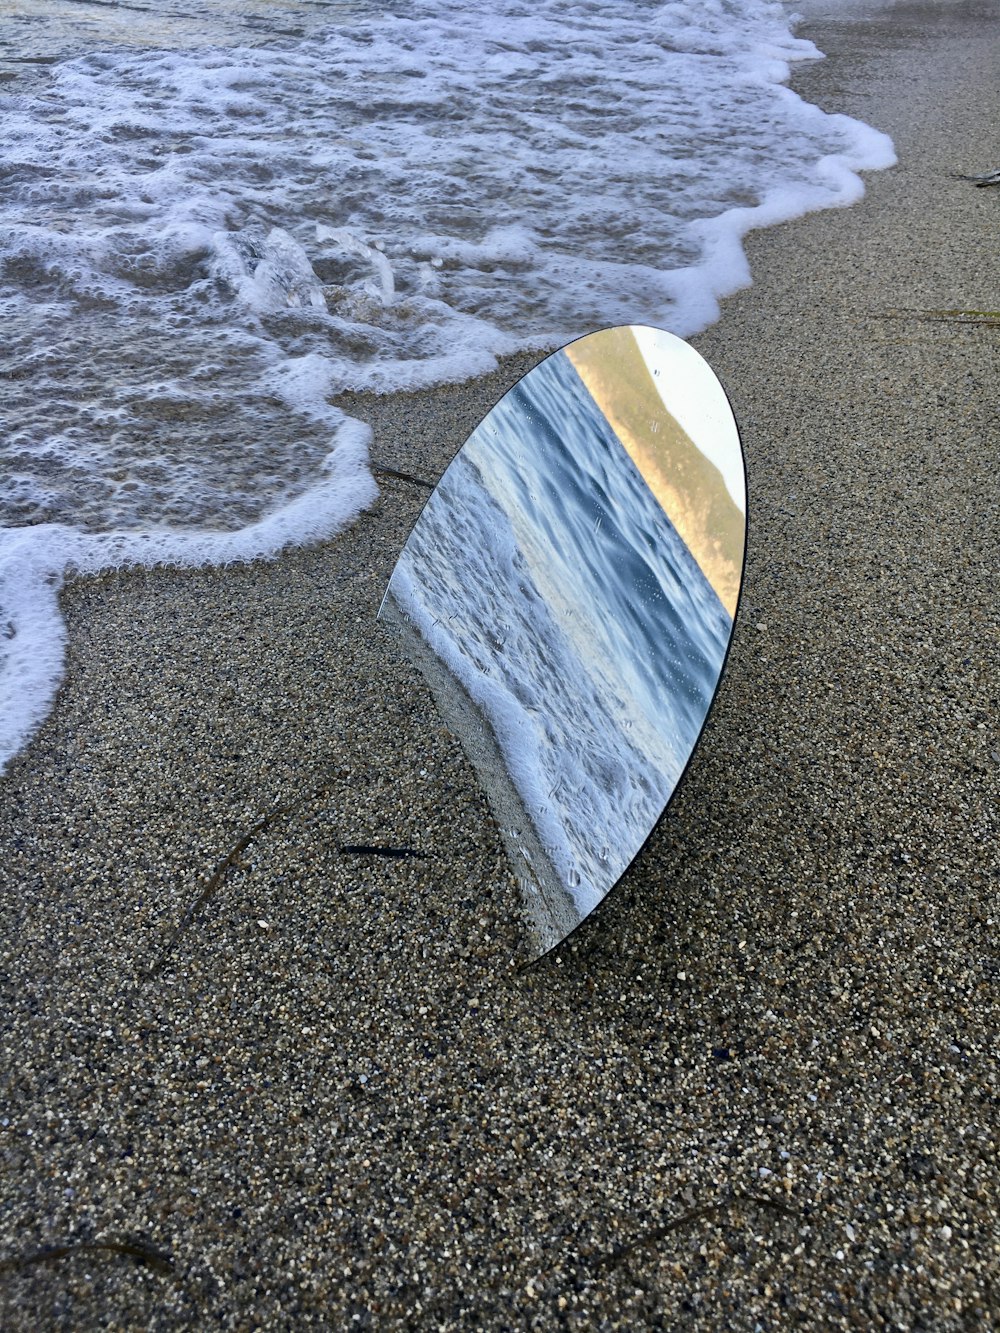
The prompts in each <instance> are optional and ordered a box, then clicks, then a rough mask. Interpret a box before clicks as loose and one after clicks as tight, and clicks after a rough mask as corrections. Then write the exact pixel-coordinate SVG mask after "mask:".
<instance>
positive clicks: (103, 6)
mask: <svg viewBox="0 0 1000 1333" xmlns="http://www.w3.org/2000/svg"><path fill="white" fill-rule="evenodd" d="M192 9H195V10H196V12H195V13H191V12H186V11H190V10H192ZM816 55H817V52H816V51H815V49H814V48H813V47H812V46H811V45H810V44H809V43H808V42H804V41H802V40H800V39H798V38H797V37H796V36H795V35H794V32H793V28H792V24H791V21H790V19H789V15H788V11H787V10H786V9H785V8H783V7H782V6H781V5H778V4H769V3H763V2H762V0H684V2H683V3H668V4H661V3H653V2H652V0H578V2H577V3H572V4H567V3H565V0H531V2H530V3H528V2H527V0H525V2H524V3H520V2H518V0H490V2H489V3H488V4H487V3H485V0H463V3H461V4H459V3H456V2H455V0H405V3H404V2H403V0H388V3H379V4H377V5H376V4H373V3H370V0H343V2H342V3H338V2H337V0H276V2H275V3H266V2H265V0H256V3H252V2H251V3H248V2H247V0H239V2H237V0H203V3H201V4H200V5H199V6H197V7H192V6H188V5H181V4H180V3H179V2H178V0H165V2H164V3H160V0H155V2H154V0H148V2H147V3H143V0H130V4H129V5H128V6H127V7H125V6H122V7H121V8H118V7H117V6H115V5H113V4H108V3H100V4H98V3H94V4H87V3H85V2H83V3H78V2H77V0H7V2H6V4H5V6H4V20H3V23H2V24H0V125H2V127H3V132H2V136H0V315H2V327H3V330H4V338H3V344H2V347H0V414H2V419H0V767H2V765H3V764H4V763H5V762H6V761H7V760H8V759H9V757H10V756H11V755H12V754H14V753H16V752H17V750H18V749H19V748H21V747H22V746H23V745H24V744H25V742H26V741H27V739H28V738H29V737H30V735H31V734H32V732H33V730H34V729H35V728H36V727H37V726H38V725H39V723H40V722H41V720H42V719H43V718H44V717H45V715H46V713H47V711H48V709H49V708H50V707H51V703H52V699H53V698H54V695H55V691H56V689H57V687H58V683H59V680H60V678H61V673H62V662H63V648H64V629H63V625H62V622H61V620H60V617H59V612H58V588H59V585H60V582H61V580H62V579H63V577H64V576H65V574H66V572H67V570H78V571H94V570H98V569H102V568H108V567H111V566H118V565H123V564H128V563H145V564H150V563H155V562H158V561H166V562H173V563H177V564H197V563H203V562H217V563H222V562H226V561H231V560H242V559H249V558H253V557H255V556H262V555H271V554H274V553H275V552H277V551H279V550H280V549H282V548H283V547H284V546H287V545H288V544H291V543H304V542H310V541H315V540H318V539H321V538H324V537H328V536H331V535H333V534H334V533H336V532H337V531H338V530H340V529H341V528H342V527H343V526H344V525H345V524H347V523H349V522H351V520H352V519H353V518H354V517H356V515H357V514H358V513H359V512H360V511H361V510H362V509H363V508H364V507H365V506H366V505H368V504H370V503H371V502H372V500H373V498H374V496H375V494H376V488H375V485H374V481H373V479H372V476H371V474H370V472H369V470H368V466H367V460H368V447H369V439H368V432H367V429H366V428H365V427H364V426H362V425H361V424H360V423H359V422H356V421H353V420H351V419H349V418H347V417H345V416H344V414H343V413H342V412H340V411H338V410H336V409H334V408H333V407H332V406H331V405H330V402H329V399H330V397H331V396H333V395H335V394H336V393H337V392H338V391H341V390H344V389H359V388H367V389H375V390H378V391H384V392H392V391H394V390H400V389H406V388H412V387H415V386H421V385H430V384H435V383H441V382H447V381H460V380H462V379H465V378H468V377H471V376H475V375H477V374H479V373H481V372H483V371H484V370H486V369H488V368H489V367H491V366H492V365H493V364H494V363H495V359H496V358H497V357H498V356H502V355H504V354H507V353H511V352H514V351H516V350H518V349H524V348H529V347H545V348H549V347H553V346H557V345H558V344H559V343H561V342H565V341H568V340H570V339H571V338H573V337H576V336H579V335H580V334H582V333H585V332H587V331H589V330H590V329H593V328H597V327H602V326H605V325H608V324H614V323H630V322H646V323H650V324H654V325H659V326H661V327H665V328H668V329H671V330H673V331H674V332H677V333H679V334H681V335H682V336H683V335H688V334H691V333H693V332H694V331H696V330H698V329H700V328H702V327H704V326H705V325H707V324H708V323H710V322H711V321H712V320H714V319H715V318H716V317H717V314H718V299H719V297H720V296H721V295H723V294H725V293H727V292H730V291H732V290H734V289H735V288H737V287H739V286H740V285H743V284H745V283H746V282H747V281H748V280H749V273H748V270H747V267H746V263H745V259H744V256H743V252H742V248H741V238H742V236H743V235H744V234H745V233H746V231H747V230H748V229H749V228H751V227H753V226H763V225H768V224H770V223H773V222H777V221H779V220H781V219H784V218H787V217H790V216H793V215H795V214H798V213H801V212H803V211H806V210H808V209H813V208H821V207H826V206H830V205H837V204H845V203H850V202H851V201H852V200H854V199H856V198H858V197H859V196H860V194H861V193H862V186H861V182H860V179H859V178H858V176H857V174H856V173H857V171H858V170H860V169H865V168H876V167H882V166H885V165H888V164H889V163H890V162H891V161H892V148H891V144H890V143H889V141H888V140H887V139H886V138H885V137H884V136H883V135H881V134H879V133H877V132H876V131H875V130H872V129H870V128H868V127H866V126H863V125H861V124H859V123H858V122H856V121H853V120H850V119H847V118H845V117H843V116H831V115H827V114H824V113H823V112H821V111H819V110H818V109H816V108H815V107H811V106H809V105H807V104H806V103H804V102H803V101H802V100H801V99H800V98H799V97H797V96H796V95H795V94H794V93H793V92H791V91H790V90H789V89H788V88H787V87H786V86H785V80H786V79H787V77H788V72H789V66H790V62H793V61H797V60H803V59H811V58H814V57H815V56H816Z"/></svg>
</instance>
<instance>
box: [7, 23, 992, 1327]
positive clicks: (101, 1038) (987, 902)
mask: <svg viewBox="0 0 1000 1333" xmlns="http://www.w3.org/2000/svg"><path fill="white" fill-rule="evenodd" d="M989 13H992V14H993V16H994V19H993V21H992V22H991V23H988V22H987V19H988V12H987V10H986V9H985V8H984V9H982V10H981V17H979V18H977V17H976V11H975V9H973V8H970V7H968V6H966V5H964V4H948V5H939V6H936V7H933V8H924V9H919V8H908V7H905V6H902V5H900V6H897V7H895V8H894V9H893V10H892V12H891V14H890V15H888V16H886V17H882V18H880V19H878V20H876V21H875V22H874V23H873V24H867V25H866V24H864V23H860V24H853V23H849V22H844V23H838V24H830V23H823V24H820V25H818V26H817V27H816V28H814V29H812V30H811V31H810V35H812V36H813V37H814V39H815V40H816V41H817V42H818V44H819V45H820V46H821V48H822V49H824V50H826V51H827V52H828V55H829V58H828V60H827V61H825V62H823V63H821V64H819V65H817V66H815V67H812V68H810V69H808V70H806V71H804V72H801V73H799V74H798V75H797V76H796V79H797V87H799V89H800V90H801V91H802V92H803V93H804V94H805V95H806V96H807V97H808V98H810V99H811V100H816V101H819V102H820V103H821V104H822V105H824V106H826V107H828V108H829V109H836V110H844V111H847V112H849V113H851V114H854V115H857V116H859V117H861V118H862V119H864V120H867V121H869V122H871V123H873V124H875V125H877V126H878V127H879V128H881V129H884V130H886V131H888V132H889V133H890V134H892V135H893V137H894V139H895V141H896V147H897V151H898V154H899V158H900V164H899V166H898V167H897V168H895V169H893V170H891V171H888V172H885V173H880V174H877V175H874V176H872V177H870V178H869V181H868V187H869V190H868V195H867V197H866V199H865V200H864V201H863V202H861V203H860V204H858V205H856V206H855V207H853V208H851V209H848V210H843V211H836V212H827V213H823V214H817V215H812V216H810V217H807V218H805V219H802V220H800V221H797V222H793V223H790V224H788V225H786V226H784V227H781V228H778V229H776V230H772V231H769V232H766V233H761V234H760V235H758V236H756V237H754V238H751V242H750V245H749V252H750V258H751V264H752V269H753V275H754V286H753V287H752V289H750V290H748V291H746V292H745V293H743V294H741V295H739V296H738V297H736V298H735V299H733V300H731V301H729V302H728V303H727V304H726V307H725V310H724V313H723V317H722V320H721V322H720V323H719V324H718V325H716V326H715V327H714V328H712V329H711V330H709V331H708V332H707V333H706V334H705V335H704V336H702V337H701V338H699V339H697V340H696V341H697V345H698V346H699V348H700V349H701V350H702V351H703V352H704V353H705V355H706V356H707V357H708V358H709V360H710V362H711V363H712V365H713V366H714V367H715V369H716V370H717V372H718V374H719V376H720V378H721V379H722V380H723V383H724V384H726V386H727V387H728V389H729V391H730V393H731V396H732V399H733V404H734V407H735V411H736V415H737V419H738V420H739V422H740V424H741V428H742V432H743V437H744V442H745V447H746V452H747V459H748V466H749V480H750V496H751V534H750V551H749V562H748V569H747V584H746V593H745V601H744V605H743V608H742V612H741V616H740V620H739V623H738V626H737V630H736V637H735V643H734V648H733V652H732V655H731V658H730V662H729V667H728V670H727V674H726V677H725V679H724V681H723V687H722V691H721V695H720V697H719V699H718V702H717V705H716V708H715V710H714V712H713V715H712V718H711V720H710V723H709V726H708V729H707V731H706V734H705V736H704V737H703V739H702V743H701V746H700V749H699V751H698V753H697V754H696V757H695V760H694V762H693V763H692V765H691V767H690V769H689V771H688V773H687V775H686V777H685V779H684V781H683V783H682V785H681V789H680V790H679V792H678V793H677V796H676V798H675V800H674V802H673V804H672V806H671V810H670V814H669V816H668V817H667V819H666V820H665V821H664V822H663V823H662V824H661V826H660V828H659V830H658V833H657V834H656V836H655V837H654V839H653V841H652V842H651V844H650V845H649V847H648V848H647V850H646V853H645V854H644V856H643V858H642V859H641V861H640V863H639V864H638V865H637V866H636V867H634V869H633V871H632V872H631V873H630V875H629V876H628V878H627V880H626V882H625V884H624V885H623V886H622V887H621V888H620V889H619V890H618V891H617V892H616V893H615V894H613V895H612V896H611V897H610V899H608V900H607V901H606V902H605V904H604V905H603V907H602V908H601V909H600V910H599V911H598V912H597V913H596V914H595V915H594V916H593V917H592V918H591V919H590V920H589V921H588V923H587V924H586V925H585V926H584V927H583V928H582V929H581V930H580V931H579V932H578V933H577V934H576V935H575V936H574V937H573V940H572V941H571V942H570V944H569V945H568V946H566V947H565V948H563V949H561V950H558V951H556V953H555V954H553V955H550V956H549V957H548V958H547V959H545V960H544V961H543V963H542V964H541V965H540V966H539V967H538V968H536V969H534V970H531V971H527V972H519V971H518V969H517V964H518V961H519V958H520V957H521V950H522V942H523V927H522V925H521V922H520V920H519V916H518V908H517V894H516V889H515V886H514V884H513V882H512V879H511V876H510V872H509V870H508V867H507V861H506V857H505V856H504V852H503V848H502V846H501V843H500V841H499V838H498V835H497V832H496V828H495V825H494V824H493V822H492V820H491V817H490V815H489V811H488V806H487V802H486V800H485V798H484V797H483V795H482V794H481V792H480V790H479V788H478V786H477V784H476V783H475V781H474V779H473V777H472V774H471V772H470V770H469V769H468V767H467V765H466V763H465V760H464V759H463V757H462V753H461V750H460V748H459V746H458V745H457V743H456V742H455V741H454V740H453V739H452V738H451V736H450V735H449V734H448V732H447V731H446V730H445V728H444V727H443V725H442V724H441V722H440V720H439V718H438V715H437V712H436V710H435V708H434V705H433V702H432V700H431V698H430V696H429V694H428V692H427V690H426V687H425V686H424V684H423V682H422V680H421V679H420V677H419V676H418V675H416V673H415V672H414V671H413V670H412V669H411V668H410V667H409V666H407V665H406V663H405V662H403V661H402V660H400V659H399V658H398V656H397V655H396V654H395V653H394V651H393V649H392V641H391V638H390V637H389V636H388V635H386V634H385V633H384V632H383V631H382V629H381V627H377V626H376V625H375V623H374V616H375V613H376V610H377V608H378V605H379V601H380V599H381V595H382V591H383V589H384V586H385V584H386V581H387V579H388V576H389V573H390V570H391V568H392V565H393V562H394V559H395V556H396V554H397V552H398V550H399V548H400V546H401V545H402V542H403V540H404V538H405V536H406V533H407V531H408V529H409V526H410V525H411V524H412V522H413V520H414V519H415V517H416V515H417V513H418V512H419V508H420V505H421V503H422V501H423V498H424V493H423V492H421V491H419V490H418V489H417V488H415V487H412V486H409V485H407V484H405V483H402V482H398V481H393V480H385V481H384V484H383V486H382V496H381V499H380V501H379V502H378V504H377V505H376V507H375V508H374V509H373V511H372V512H371V513H369V514H368V515H366V516H364V517H363V518H362V519H361V520H360V521H359V522H358V523H357V525H356V526H355V527H354V528H352V529H351V530H350V531H349V532H348V533H346V534H345V535H344V536H343V537H342V538H341V539H339V540H337V541H335V542H333V543H330V544H329V545H327V546H325V547H322V548H318V549H314V550H309V551H299V552H295V553H293V554H291V555H289V556H288V557H287V558H283V559H281V560H279V561H277V562H275V563H273V564H270V565H255V566H251V567H245V568H240V569H229V570H226V571H224V572H216V571H211V570H207V571H200V572H194V573H176V572H162V571H161V572H137V573H129V574H124V575H119V576H109V577H106V578H101V579H86V580H78V581H76V582H74V583H73V584H72V585H70V586H68V587H67V589H66V592H65V595H64V598H63V604H64V607H65V612H66V616H67V619H68V624H69V631H70V651H69V664H68V674H67V679H66V683H65V686H64V688H63V689H62V691H61V693H60V696H59V699H58V702H57V705H56V708H55V710H54V712H53V714H52V716H51V718H50V719H49V721H48V722H47V723H46V725H45V726H44V727H43V729H42V730H41V732H40V733H39V734H38V736H37V737H36V739H35V741H34V742H33V743H32V745H31V746H30V747H29V748H28V750H27V751H26V752H25V753H24V754H23V755H21V756H20V757H19V758H18V759H17V760H15V761H14V762H13V763H12V764H11V766H10V768H9V770H8V773H7V774H6V776H5V777H4V778H2V779H0V876H2V892H0V909H2V912H3V922H2V928H0V940H2V950H3V959H2V967H0V981H2V986H3V993H2V997H0V999H2V1005H3V1021H2V1042H3V1055H2V1068H3V1072H4V1082H3V1088H2V1108H0V1154H2V1168H0V1259H2V1260H4V1261H12V1262H5V1266H4V1268H3V1270H2V1271H0V1327H2V1328H4V1329H18V1330H20V1329H32V1330H34V1329H50V1328H60V1329H84V1328H96V1327H102V1328H129V1329H134V1328H147V1327H148V1328H170V1327H181V1326H182V1327H190V1328H197V1329H205V1328H214V1327H220V1328H240V1329H246V1328H258V1327H260V1328H265V1327H266V1328H276V1329H286V1328H287V1329H299V1328H304V1327H325V1328H332V1329H344V1328H353V1327H359V1328H365V1327H370V1328H377V1329H387V1328H415V1329H424V1328H428V1329H430V1328H446V1329H447V1328H466V1329H479V1328H483V1329H504V1328H511V1329H521V1328H529V1327H530V1328H541V1329H547V1328H560V1327H572V1328H580V1329H591V1328H622V1329H636V1328H666V1327H678V1328H697V1329H706V1330H714V1329H722V1328H732V1329H741V1330H742V1329H747V1330H751V1329H786V1328H789V1327H808V1328H844V1329H874V1328H893V1329H917V1328H921V1329H934V1330H952V1329H954V1330H958V1329H980V1328H985V1327H987V1326H988V1325H989V1324H990V1322H991V1321H993V1320H996V1319H997V1318H998V1316H1000V1305H998V1301H1000V1295H998V1290H997V1282H998V1278H1000V1256H998V1250H997V1230H996V1217H997V1205H998V1193H1000V1191H998V1166H997V1161H998V1143H997V1139H998V1128H997V1126H998V1110H997V1108H998V1087H997V1066H996V1053H997V1011H998V1001H997V965H996V939H997V930H996V915H997V911H998V905H997V887H998V853H997V846H998V841H1000V830H998V826H997V825H998V821H997V811H996V799H997V791H998V787H1000V781H998V780H1000V737H998V735H997V726H996V701H997V699H996V696H997V682H998V679H1000V649H998V637H1000V636H998V614H997V573H998V559H997V552H998V543H1000V523H998V517H1000V515H998V496H1000V483H998V471H1000V469H998V459H997V445H998V429H997V415H996V395H997V384H998V378H1000V377H998V371H1000V366H998V360H1000V356H998V347H1000V343H998V339H1000V329H998V328H997V327H996V326H991V325H989V324H985V323H976V322H960V321H956V320H953V319H935V320H929V319H924V318H921V317H920V316H919V315H918V314H916V313H913V312H918V311H922V310H940V309H953V308H959V309H976V310H983V309H985V310H996V309H997V308H998V306H1000V247H998V246H997V235H998V225H1000V191H997V190H980V189H976V188H975V187H973V186H972V185H970V184H968V183H967V182H964V181H959V180H956V179H954V178H953V175H952V173H954V172H967V173H978V172H984V171H987V170H989V169H991V168H994V167H996V166H997V165H998V163H997V161H996V153H997V142H996V136H995V131H996V120H995V116H996V83H995V76H996V70H997V68H998V60H1000V38H998V30H997V26H996V23H995V9H992V10H990V11H989ZM527 364H530V362H528V361H525V362H524V363H522V364H516V365H507V366H504V367H503V368H502V369H501V370H500V371H498V372H497V373H496V374H495V375H494V376H493V377H491V378H490V379H488V380H483V381H480V382H478V383H476V384H472V385H467V386H465V387H463V388H459V389H454V390H442V391H440V392H435V393H428V394H422V395H419V396H414V397H411V398H400V397H396V398H392V399H388V400H378V399H371V400H366V401H362V402H360V403H355V404H354V410H357V411H358V412H364V413H365V414H367V415H368V416H369V418H370V419H371V420H372V422H373V423H374V426H375V431H376V445H375V449H374V453H375V455H376V457H377V458H378V459H379V460H380V461H382V462H385V463H388V464H391V465H393V466H396V467H399V468H403V469H406V470H408V471H411V472H415V473H420V474H423V475H426V476H437V475H438V474H439V473H440V471H441V470H442V469H443V467H444V465H445V464H446V463H447V461H448V459H449V458H450V457H451V455H452V453H453V452H454V450H455V449H456V448H458V446H459V445H460V444H461V443H462V442H463V440H464V438H465V436H466V434H467V433H468V431H469V430H470V429H471V428H472V426H474V425H475V424H476V422H477V421H478V420H479V418H480V417H481V416H482V415H483V414H484V413H485V411H486V410H487V409H488V408H489V407H490V406H491V405H492V404H493V402H494V401H495V400H496V398H497V397H498V396H499V395H500V393H501V392H502V390H503V389H505V388H506V387H507V386H508V385H509V384H510V383H511V382H512V380H513V379H514V378H516V376H517V374H518V373H519V372H520V371H521V370H523V369H524V368H525V366H526V365H527ZM292 802H300V803H299V804H297V805H295V806H294V807H293V808H291V809H286V810H285V812H284V813H281V814H277V815H275V817H274V818H273V819H272V820H271V822H269V823H268V824H267V825H266V826H264V827H260V825H261V823H262V821H263V820H264V817H265V816H267V815H268V813H269V812H272V811H275V810H279V809H281V808H282V807H285V806H287V805H289V803H292ZM254 830H256V833H255V835H254V836H253V837H252V838H250V839H249V841H245V839H246V835H248V834H250V833H253V832H254ZM344 843H349V844H380V845H383V846H390V847H395V848H408V849H412V850H415V851H419V852H422V853H424V855H423V856H422V857H418V856H401V857H395V858H388V857H384V856H376V855H370V854H369V855H348V854H344V853H341V852H340V851H339V850H338V849H339V847H340V845H341V844H344ZM240 844H244V845H242V846H240ZM237 847H238V848H239V850H237V851H235V852H234V853H233V855H232V857H231V859H230V863H229V864H228V865H226V866H225V867H224V869H223V871H222V873H221V874H220V875H219V877H218V878H217V880H216V881H215V885H214V887H213V885H212V875H213V871H215V869H216V867H218V866H220V863H222V862H223V861H224V860H225V858H226V857H227V855H228V854H229V853H230V851H232V849H234V848H237ZM206 889H211V890H212V891H211V892H210V893H208V896H207V898H206V899H205V901H204V902H203V903H202V904H201V906H200V907H199V909H198V911H197V912H195V913H194V915H193V916H192V917H191V919H190V920H189V922H188V924H187V926H186V928H185V929H184V930H183V931H182V932H181V933H180V934H179V935H178V936H176V937H175V938H174V937H172V932H173V931H174V927H175V926H176V924H177V923H178V922H179V921H181V919H182V918H183V917H184V913H185V910H186V909H187V908H188V907H189V906H190V905H191V904H192V903H195V902H196V900H198V898H199V895H201V894H203V893H204V892H205V891H206ZM168 946H169V947H168ZM109 1244H111V1245H119V1246H120V1245H122V1244H125V1245H126V1246H129V1247H132V1248H133V1249H135V1248H138V1249H139V1250H140V1254H141V1255H142V1254H144V1256H145V1257H136V1255H135V1254H134V1253H129V1252H127V1251H126V1252H123V1250H122V1249H120V1248H119V1249H114V1248H101V1247H102V1246H104V1247H107V1246H108V1245H109ZM50 1247H51V1252H48V1253H45V1254H44V1255H43V1256H42V1257H41V1258H39V1259H38V1262H28V1260H30V1259H32V1258H33V1257H36V1258H37V1257H38V1256H39V1252H40V1251H45V1250H48V1249H49V1248H50ZM143 1247H145V1249H143ZM157 1256H162V1257H157ZM17 1260H21V1261H22V1262H16V1261H17Z"/></svg>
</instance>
